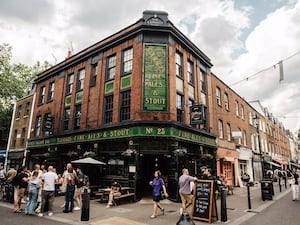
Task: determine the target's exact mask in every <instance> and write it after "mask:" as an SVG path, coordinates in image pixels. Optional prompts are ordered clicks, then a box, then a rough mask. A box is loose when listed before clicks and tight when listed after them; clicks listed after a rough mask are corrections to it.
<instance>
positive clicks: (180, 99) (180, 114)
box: [176, 93, 183, 122]
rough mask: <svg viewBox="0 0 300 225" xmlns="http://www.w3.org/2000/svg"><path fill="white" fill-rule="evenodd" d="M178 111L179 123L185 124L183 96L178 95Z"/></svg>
mask: <svg viewBox="0 0 300 225" xmlns="http://www.w3.org/2000/svg"><path fill="white" fill-rule="evenodd" d="M176 111H177V121H178V122H183V95H181V94H178V93H177V95H176Z"/></svg>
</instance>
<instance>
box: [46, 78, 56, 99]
mask: <svg viewBox="0 0 300 225" xmlns="http://www.w3.org/2000/svg"><path fill="white" fill-rule="evenodd" d="M54 90H55V82H54V81H52V82H50V84H49V88H48V96H47V102H51V101H53V98H54Z"/></svg>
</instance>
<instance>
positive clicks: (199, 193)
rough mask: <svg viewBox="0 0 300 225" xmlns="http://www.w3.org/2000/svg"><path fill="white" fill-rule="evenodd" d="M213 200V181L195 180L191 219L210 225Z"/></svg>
mask: <svg viewBox="0 0 300 225" xmlns="http://www.w3.org/2000/svg"><path fill="white" fill-rule="evenodd" d="M213 198H214V181H213V180H196V181H195V185H194V201H193V208H192V213H191V216H192V219H196V220H197V219H198V220H203V221H208V222H209V223H211V218H212V209H213V204H214V201H213Z"/></svg>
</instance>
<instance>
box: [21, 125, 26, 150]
mask: <svg viewBox="0 0 300 225" xmlns="http://www.w3.org/2000/svg"><path fill="white" fill-rule="evenodd" d="M25 135H26V128H25V127H23V128H22V133H21V147H24V146H25Z"/></svg>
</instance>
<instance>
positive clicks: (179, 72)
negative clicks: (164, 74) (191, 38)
mask: <svg viewBox="0 0 300 225" xmlns="http://www.w3.org/2000/svg"><path fill="white" fill-rule="evenodd" d="M175 64H176V76H178V77H180V78H182V79H183V55H182V53H181V52H179V51H176V53H175Z"/></svg>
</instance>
